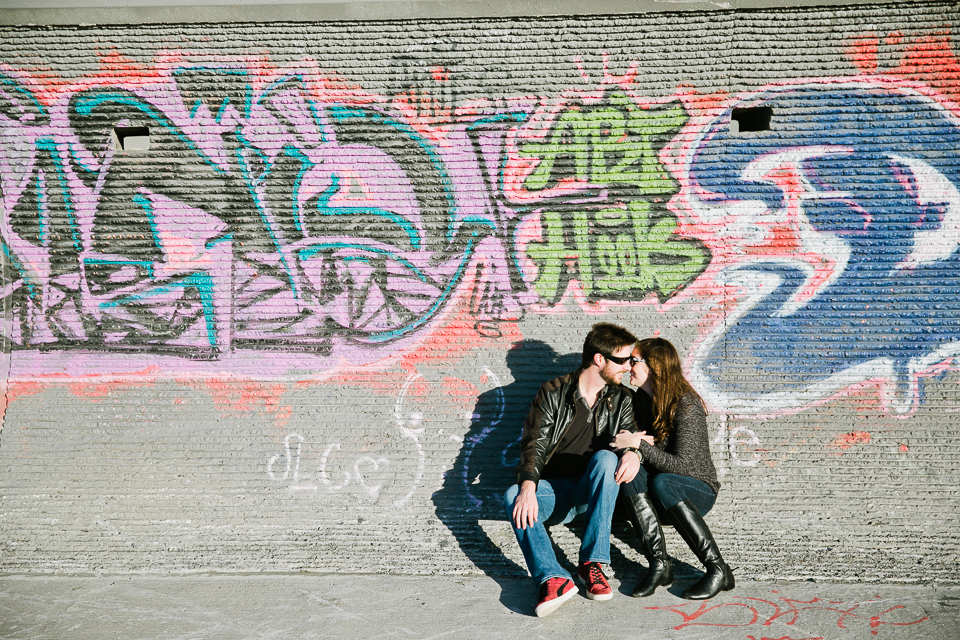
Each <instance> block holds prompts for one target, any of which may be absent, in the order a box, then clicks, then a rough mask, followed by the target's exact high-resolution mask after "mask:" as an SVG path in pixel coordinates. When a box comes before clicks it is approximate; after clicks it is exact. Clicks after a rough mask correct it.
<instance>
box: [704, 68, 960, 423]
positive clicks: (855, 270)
mask: <svg viewBox="0 0 960 640" xmlns="http://www.w3.org/2000/svg"><path fill="white" fill-rule="evenodd" d="M757 107H768V108H770V109H772V113H773V115H772V122H771V127H770V130H768V131H759V132H750V133H739V134H738V133H732V132H731V131H730V128H729V126H728V123H729V122H730V117H731V113H730V110H728V111H727V112H726V114H725V115H724V116H722V117H720V118H718V119H717V120H716V121H715V122H714V124H713V126H712V128H710V129H709V131H708V133H706V135H704V136H703V138H702V139H701V141H700V145H699V147H698V148H697V149H696V152H695V155H694V156H693V160H692V162H691V164H690V180H691V183H692V184H693V185H694V189H692V191H697V190H700V191H699V192H700V193H701V194H709V195H701V196H700V198H701V203H700V205H701V206H703V207H704V208H709V207H718V208H720V209H724V210H726V211H728V212H731V211H737V212H741V213H740V215H741V218H743V217H744V216H743V214H742V212H744V211H753V212H760V213H755V214H754V215H753V216H752V217H750V218H749V219H748V220H741V221H740V223H739V225H738V226H736V229H735V230H734V231H735V232H738V233H742V234H744V235H747V236H749V235H750V234H751V233H753V234H755V235H756V236H757V237H758V238H761V241H758V243H757V244H758V246H759V245H762V244H763V241H762V236H763V235H764V234H765V233H767V234H768V237H767V241H769V240H770V238H771V237H772V235H770V234H772V233H773V232H771V231H770V229H772V228H773V227H774V226H775V225H774V224H773V223H771V222H770V220H771V219H775V220H780V221H786V222H787V223H789V224H791V225H792V227H793V233H792V237H790V238H787V239H786V240H785V242H787V243H788V244H789V243H790V242H792V243H794V244H795V245H797V250H798V252H800V253H802V252H804V251H806V252H808V253H809V252H813V253H819V254H821V255H823V256H826V257H827V258H828V259H829V260H831V261H832V263H833V265H834V266H833V273H832V275H830V276H829V277H826V278H822V279H821V281H820V282H814V278H813V274H812V270H813V269H812V267H811V266H810V262H809V261H802V260H799V259H790V257H789V252H785V251H780V252H777V251H770V252H768V254H767V256H768V257H762V256H761V257H757V258H755V259H753V260H752V261H741V262H739V263H738V264H737V265H736V266H733V267H731V268H729V269H728V270H727V271H726V273H725V274H724V276H723V277H724V279H725V280H726V281H727V282H728V283H731V284H734V283H735V284H739V285H740V287H741V290H742V291H744V292H746V301H745V302H744V303H743V304H741V305H740V307H739V308H738V309H737V310H736V311H734V312H732V313H731V315H729V316H728V317H727V320H726V322H725V323H724V328H723V329H721V330H718V331H717V332H715V334H714V336H712V337H711V338H710V339H708V340H707V341H706V342H705V343H704V344H703V346H702V347H701V349H700V352H699V353H698V354H697V362H696V365H695V374H696V376H697V378H698V382H699V384H700V386H701V388H703V389H704V390H705V391H706V392H707V393H708V394H710V395H712V396H713V397H714V398H715V399H717V400H718V403H719V404H721V405H722V406H724V407H726V408H730V409H740V410H742V411H744V412H747V413H765V412H775V411H779V410H785V409H790V408H796V407H802V406H805V405H808V404H809V403H810V402H812V401H814V400H817V399H820V398H823V397H826V396H828V395H829V394H830V393H832V392H835V391H836V390H838V389H842V388H844V387H847V386H849V385H850V384H852V383H855V382H860V381H863V380H866V379H875V378H884V379H886V380H887V381H890V382H893V383H894V384H895V386H896V395H897V397H898V400H897V401H895V405H896V406H897V408H898V409H899V410H907V409H909V408H910V407H911V406H916V403H917V402H919V401H920V400H921V399H922V398H921V394H922V388H921V386H920V375H919V374H921V373H922V372H923V371H924V370H929V369H930V368H931V367H933V366H935V365H937V364H939V363H942V362H944V361H945V360H947V359H949V358H951V357H953V356H956V355H960V252H958V250H957V249H958V246H960V190H958V188H960V164H958V163H957V152H958V150H960V123H958V121H957V120H956V119H955V118H954V117H953V116H952V115H951V114H949V112H947V111H946V110H945V109H943V108H942V107H940V106H939V105H938V104H937V103H936V102H934V101H933V100H931V99H929V98H927V97H925V96H923V95H921V94H919V93H915V92H911V91H908V90H904V89H884V88H879V87H877V86H863V85H856V84H854V83H846V84H840V85H838V84H836V83H835V84H829V83H824V84H808V85H803V86H793V87H784V88H778V89H775V90H772V91H769V92H766V93H763V94H760V95H754V96H751V97H750V98H749V99H747V100H744V101H743V102H741V103H739V104H735V105H732V107H731V108H757ZM904 131H909V134H908V135H905V134H904ZM719 158H722V162H717V159H719ZM708 200H709V201H710V202H709V203H708V202H707V201H708ZM774 256H776V257H774ZM771 382H773V383H774V385H773V386H774V387H775V388H771Z"/></svg>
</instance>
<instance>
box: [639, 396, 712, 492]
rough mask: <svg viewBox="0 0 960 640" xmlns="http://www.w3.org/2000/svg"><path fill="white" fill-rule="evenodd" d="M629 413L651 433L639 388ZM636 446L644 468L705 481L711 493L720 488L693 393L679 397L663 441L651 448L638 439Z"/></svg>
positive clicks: (649, 415)
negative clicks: (669, 431)
mask: <svg viewBox="0 0 960 640" xmlns="http://www.w3.org/2000/svg"><path fill="white" fill-rule="evenodd" d="M633 413H634V416H635V418H636V421H637V427H638V428H639V429H640V430H641V431H646V432H647V433H648V434H650V435H653V431H652V429H653V415H652V404H651V402H650V396H648V395H647V394H646V392H645V391H643V390H642V389H638V390H637V391H636V393H635V394H634V396H633ZM639 449H640V453H641V454H643V464H644V466H646V467H647V468H648V470H654V471H657V472H660V473H675V474H677V475H680V476H687V477H688V478H696V479H697V480H700V481H702V482H705V483H707V484H708V485H709V486H710V488H711V489H713V492H714V493H718V492H719V491H720V482H719V481H718V480H717V469H716V467H714V466H713V459H712V458H711V457H710V436H709V434H708V433H707V412H706V411H705V410H704V408H703V403H701V402H700V398H698V397H697V396H696V395H694V394H692V393H687V394H686V395H684V396H682V397H681V398H680V400H679V401H678V403H677V413H676V417H675V418H674V421H673V432H672V433H671V434H670V435H669V436H667V438H666V439H665V440H664V441H662V442H658V443H657V444H656V446H652V447H651V446H650V445H648V444H647V443H645V442H641V443H640V447H639Z"/></svg>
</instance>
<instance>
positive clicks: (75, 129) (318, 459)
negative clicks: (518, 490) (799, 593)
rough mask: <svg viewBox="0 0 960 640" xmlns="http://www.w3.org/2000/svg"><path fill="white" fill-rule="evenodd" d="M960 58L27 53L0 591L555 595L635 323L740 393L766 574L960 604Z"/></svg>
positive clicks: (711, 47) (720, 407)
mask: <svg viewBox="0 0 960 640" xmlns="http://www.w3.org/2000/svg"><path fill="white" fill-rule="evenodd" d="M958 24H960V11H958V9H957V7H956V5H955V4H954V3H951V2H933V3H924V2H906V3H903V4H882V5H876V6H871V5H859V6H850V7H832V8H829V9H811V8H805V9H796V10H792V9H779V10H764V11H759V10H758V11H726V12H723V11H718V12H709V13H698V12H687V13H662V14H657V13H650V14H644V15H636V16H617V17H589V16H588V17H576V18H572V17H571V18H516V19H503V20H473V21H469V20H435V21H431V20H415V21H414V20H411V21H396V22H356V23H350V22H338V23H261V24H246V23H236V24H189V25H178V24H164V25H115V26H55V27H53V26H51V27H9V26H8V27H2V28H0V64H2V66H0V189H2V197H3V200H2V202H3V205H2V207H3V208H2V209H0V213H2V234H3V236H2V237H3V243H4V247H3V248H4V252H3V260H4V263H3V269H4V279H3V287H4V288H3V293H2V295H3V296H4V297H3V304H4V318H5V325H4V326H5V333H4V349H3V351H4V360H3V363H2V372H0V373H2V381H3V383H4V391H5V393H4V398H5V411H4V415H3V427H2V431H0V570H2V571H7V572H11V571H12V572H79V573H87V572H131V571H143V572H189V571H244V572H249V571H282V572H286V571H338V572H374V571H386V572H397V573H434V572H439V573H467V574H469V573H478V572H486V573H489V574H497V575H519V574H521V573H522V572H523V569H522V560H521V559H520V557H519V553H518V551H517V549H516V547H515V543H514V542H513V540H512V534H511V533H510V532H509V529H508V528H507V526H506V523H505V522H504V521H503V519H502V514H501V508H500V506H499V504H498V495H499V494H500V492H502V490H503V488H505V486H506V485H507V484H509V482H511V480H512V476H511V471H510V469H511V467H512V461H513V459H514V458H515V457H516V440H517V438H518V436H519V428H520V423H521V422H522V419H523V416H524V415H525V413H526V410H527V407H528V405H529V402H530V400H531V399H532V397H533V395H534V393H535V391H536V389H537V387H538V385H539V384H540V383H541V382H542V381H543V380H545V379H547V378H549V377H551V376H553V375H556V374H560V373H563V372H565V371H568V370H571V369H573V368H575V367H576V365H577V360H578V353H579V350H580V346H581V344H582V341H583V337H584V335H585V334H586V332H587V331H588V330H589V327H590V326H591V325H592V324H593V323H594V322H597V321H599V320H610V321H615V322H618V323H622V324H624V325H626V326H628V327H630V328H631V329H633V330H635V332H636V333H638V334H639V335H644V336H646V335H651V334H657V335H660V336H663V337H666V338H669V339H670V340H672V341H674V343H675V344H676V345H677V346H678V348H679V350H680V352H681V354H682V356H683V357H684V365H685V367H686V370H687V372H688V375H689V377H690V379H691V380H692V381H693V382H694V384H695V386H696V387H697V389H698V390H699V391H700V392H701V393H702V394H703V396H704V397H705V398H706V399H707V401H708V403H709V405H710V406H709V409H710V417H709V420H710V428H711V430H712V433H713V434H715V436H714V441H713V447H714V448H713V453H714V459H715V462H716V464H717V467H718V470H719V472H720V474H721V482H722V484H723V487H722V489H721V493H720V499H719V501H718V505H717V507H716V508H715V510H714V511H713V512H712V513H711V514H710V516H709V519H708V520H709V522H710V524H711V526H712V527H713V529H714V532H715V534H716V535H717V537H718V539H719V540H720V543H721V546H722V549H723V550H724V553H725V556H726V557H727V559H728V561H729V562H730V563H731V564H732V565H733V566H734V567H736V568H737V573H738V575H740V576H743V577H755V578H793V579H806V578H814V579H817V578H824V579H840V580H868V581H870V580H885V581H902V580H905V581H931V580H933V581H944V582H950V581H956V579H957V576H958V575H960V573H958V564H960V561H958V551H960V549H958V542H957V536H956V524H957V516H958V506H960V504H958V498H960V489H958V480H960V436H958V432H957V429H956V426H955V425H956V415H957V411H958V410H960V397H958V389H957V385H958V382H960V376H958V364H957V361H956V356H957V355H958V354H960V308H958V305H960V303H958V302H957V300H958V299H960V295H958V294H960V257H958V252H957V250H956V249H957V246H958V243H960V190H958V189H960V159H958V150H960V120H958V118H960V110H958V107H957V104H958V103H960V62H958V59H957V46H956V44H955V43H954V42H953V41H952V39H951V34H952V32H953V30H954V29H955V27H956V25H958ZM765 114H767V115H769V116H770V124H769V128H768V129H765V127H764V123H763V122H762V121H763V120H764V115H765ZM731 118H733V119H734V121H735V122H738V123H739V125H738V126H731ZM751 128H759V129H761V130H758V131H748V130H746V129H751ZM764 129H765V130H764ZM554 534H555V537H556V539H557V541H558V543H559V544H560V546H561V547H563V548H564V549H566V550H567V552H568V555H569V556H570V557H573V555H572V554H573V550H574V549H575V548H576V544H577V540H576V537H575V534H576V530H573V531H571V530H567V529H562V530H556V531H554ZM668 535H669V536H670V538H669V543H670V548H671V552H672V553H675V554H676V555H677V557H679V558H681V559H686V561H688V562H690V563H694V562H695V561H694V560H693V559H692V556H691V555H690V554H689V552H687V551H686V550H685V549H684V548H683V546H682V543H681V542H680V540H679V538H678V537H676V536H675V535H674V534H673V532H672V531H671V532H669V534H668ZM629 538H630V536H629V535H628V534H627V531H626V530H625V529H624V528H623V527H622V526H618V528H617V530H616V537H615V540H614V546H615V550H614V567H615V571H616V572H617V573H618V575H619V576H621V577H624V576H629V575H631V574H632V573H635V572H637V571H638V565H637V564H636V560H637V558H638V554H637V551H636V548H635V547H634V546H633V545H632V543H631V541H630V539H629Z"/></svg>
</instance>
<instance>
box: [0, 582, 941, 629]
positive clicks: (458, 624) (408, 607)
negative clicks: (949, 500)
mask: <svg viewBox="0 0 960 640" xmlns="http://www.w3.org/2000/svg"><path fill="white" fill-rule="evenodd" d="M612 584H613V586H614V588H615V589H616V590H617V593H616V594H615V597H614V599H613V600H611V601H608V602H592V601H590V600H587V599H586V598H584V597H582V596H581V597H576V598H574V599H573V600H571V601H570V602H568V603H566V604H565V605H564V606H563V607H561V608H560V609H559V610H558V611H557V612H555V613H554V614H553V615H552V616H549V617H547V618H542V619H541V618H536V617H534V616H533V614H532V610H533V605H534V597H535V594H534V588H533V586H532V584H531V583H530V581H529V580H528V579H492V578H486V577H456V576H441V577H435V576H421V577H417V576H392V575H346V574H327V575H257V576H252V575H242V576H241V575H237V576H227V575H194V576H179V577H146V576H113V577H49V576H48V577H35V576H16V575H6V576H0V637H2V638H17V639H19V638H24V639H26V638H57V639H60V638H70V639H71V640H85V639H87V638H90V639H94V638H95V639H97V640H104V639H108V638H118V639H121V638H122V639H123V640H134V639H140V638H163V639H164V640H178V639H186V638H202V639H204V640H212V639H218V638H299V639H309V638H364V639H367V638H369V639H372V638H471V639H472V638H476V639H480V640H486V639H494V638H495V639H511V638H525V639H528V638H561V637H562V638H591V639H593V638H618V639H620V638H637V639H650V640H654V639H656V640H668V639H673V638H676V639H684V640H697V639H701V638H710V639H712V640H728V639H729V640H733V639H737V640H856V639H860V638H863V639H867V638H878V639H882V640H898V639H904V640H906V639H909V640H917V639H929V640H956V639H957V638H960V587H958V586H929V585H889V584H886V585H872V584H826V583H815V582H802V583H784V582H781V583H776V582H741V583H740V584H739V585H738V586H737V588H736V589H735V590H734V591H732V592H729V593H726V594H721V595H720V596H718V597H717V598H714V599H713V600H710V601H706V602H691V601H687V600H682V599H681V598H679V597H678V595H677V594H679V593H680V591H681V590H682V589H683V588H684V587H685V586H686V583H685V582H678V583H676V584H674V586H673V587H671V588H670V589H669V590H665V589H661V590H659V591H658V592H657V593H656V594H655V595H654V596H653V597H651V598H649V599H645V600H638V599H633V598H630V597H627V595H626V594H627V593H629V589H630V588H631V587H632V581H631V582H624V583H623V584H620V583H619V582H617V581H616V580H614V581H612Z"/></svg>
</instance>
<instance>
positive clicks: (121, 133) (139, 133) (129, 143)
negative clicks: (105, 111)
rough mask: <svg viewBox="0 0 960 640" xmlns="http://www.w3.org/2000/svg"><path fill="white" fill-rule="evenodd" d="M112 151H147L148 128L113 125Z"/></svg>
mask: <svg viewBox="0 0 960 640" xmlns="http://www.w3.org/2000/svg"><path fill="white" fill-rule="evenodd" d="M113 150H114V151H149V150H150V129H148V128H147V127H114V129H113Z"/></svg>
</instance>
